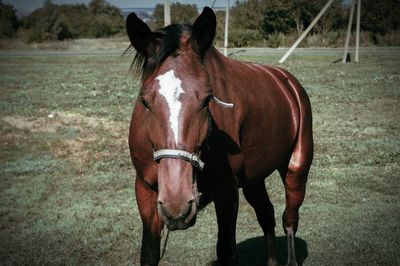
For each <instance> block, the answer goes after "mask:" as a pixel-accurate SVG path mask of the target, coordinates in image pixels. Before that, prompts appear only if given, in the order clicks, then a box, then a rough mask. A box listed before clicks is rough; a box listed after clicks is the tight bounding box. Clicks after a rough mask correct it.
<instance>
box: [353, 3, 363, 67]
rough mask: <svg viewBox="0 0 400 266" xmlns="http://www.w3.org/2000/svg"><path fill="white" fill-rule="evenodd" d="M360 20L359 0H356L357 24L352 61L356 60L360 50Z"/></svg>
mask: <svg viewBox="0 0 400 266" xmlns="http://www.w3.org/2000/svg"><path fill="white" fill-rule="evenodd" d="M360 20H361V0H358V2H357V24H356V56H355V58H354V61H356V62H358V55H359V50H360Z"/></svg>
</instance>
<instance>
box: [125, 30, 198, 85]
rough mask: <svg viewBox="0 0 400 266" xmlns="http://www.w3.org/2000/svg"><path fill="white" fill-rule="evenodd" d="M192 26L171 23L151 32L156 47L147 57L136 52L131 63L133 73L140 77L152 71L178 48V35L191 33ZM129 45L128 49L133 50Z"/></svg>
mask: <svg viewBox="0 0 400 266" xmlns="http://www.w3.org/2000/svg"><path fill="white" fill-rule="evenodd" d="M191 32H192V26H191V25H187V24H172V25H169V26H166V27H164V28H160V29H157V30H156V31H154V32H153V36H154V38H155V40H157V47H156V48H155V51H153V52H152V54H151V55H150V56H149V57H148V56H147V55H145V54H142V53H138V52H136V54H135V57H134V59H133V61H132V64H131V69H132V70H133V73H134V74H135V75H137V76H141V77H142V79H143V78H144V77H145V76H147V75H148V74H151V73H153V72H154V71H155V70H156V69H157V68H158V67H159V66H160V65H161V64H162V63H163V62H164V61H165V59H167V57H168V56H170V55H171V54H173V53H175V52H176V50H177V49H178V48H179V44H180V37H181V35H182V34H189V35H190V34H191ZM133 49H134V48H133V46H132V45H131V46H130V47H129V48H128V51H130V50H133Z"/></svg>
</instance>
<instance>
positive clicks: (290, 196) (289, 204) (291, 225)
mask: <svg viewBox="0 0 400 266" xmlns="http://www.w3.org/2000/svg"><path fill="white" fill-rule="evenodd" d="M294 165H297V167H294ZM308 170H309V166H307V165H306V166H304V167H299V165H298V164H289V166H288V167H285V168H284V169H281V170H279V173H280V174H281V177H282V181H283V184H284V186H285V192H286V194H285V196H286V208H285V212H284V213H283V216H282V224H283V229H284V230H285V234H286V238H287V245H288V262H287V265H290V266H291V265H297V262H296V255H295V247H294V239H295V235H296V232H297V226H298V224H299V208H300V206H301V204H302V203H303V200H304V196H305V192H306V182H307V175H308Z"/></svg>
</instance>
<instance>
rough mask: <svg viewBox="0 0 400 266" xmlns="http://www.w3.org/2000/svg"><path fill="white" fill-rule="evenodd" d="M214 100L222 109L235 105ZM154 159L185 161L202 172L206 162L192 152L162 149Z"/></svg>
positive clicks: (155, 152)
mask: <svg viewBox="0 0 400 266" xmlns="http://www.w3.org/2000/svg"><path fill="white" fill-rule="evenodd" d="M213 99H214V100H215V102H216V103H217V104H218V105H219V106H221V107H224V108H233V103H226V102H223V101H221V100H219V99H218V98H217V97H215V96H213ZM209 123H211V121H210V120H209ZM210 133H211V132H210V126H209V133H208V135H209V134H210ZM153 158H154V161H159V160H161V159H164V158H170V159H179V160H184V161H186V162H189V163H190V164H191V165H192V166H193V167H195V168H198V169H199V170H200V171H202V170H203V168H204V162H203V161H202V160H200V157H199V155H197V154H196V153H190V152H187V151H183V150H178V149H161V150H157V151H154V152H153Z"/></svg>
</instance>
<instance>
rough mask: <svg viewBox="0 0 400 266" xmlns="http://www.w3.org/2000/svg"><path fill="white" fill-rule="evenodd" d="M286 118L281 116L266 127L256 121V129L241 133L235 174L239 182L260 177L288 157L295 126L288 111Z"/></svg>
mask: <svg viewBox="0 0 400 266" xmlns="http://www.w3.org/2000/svg"><path fill="white" fill-rule="evenodd" d="M286 118H287V119H283V120H281V121H285V122H276V123H275V125H274V124H272V125H274V126H273V127H271V126H270V127H269V128H268V127H266V126H264V127H263V125H262V123H259V127H258V128H260V130H259V131H258V132H252V134H249V136H246V134H244V136H243V141H242V145H241V153H242V154H241V156H242V169H241V170H240V171H239V173H240V174H239V176H238V178H239V183H240V184H241V185H243V186H245V185H248V184H252V183H257V182H259V181H261V180H263V179H264V178H266V177H267V176H268V175H270V174H271V173H272V172H273V171H275V170H276V169H277V168H279V167H281V166H282V165H283V164H284V163H286V162H287V160H288V159H289V158H290V154H291V151H292V149H293V145H294V142H295V135H296V128H295V123H293V121H292V117H291V116H290V114H289V113H288V114H287V117H286ZM261 128H263V129H261Z"/></svg>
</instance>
